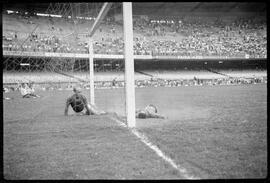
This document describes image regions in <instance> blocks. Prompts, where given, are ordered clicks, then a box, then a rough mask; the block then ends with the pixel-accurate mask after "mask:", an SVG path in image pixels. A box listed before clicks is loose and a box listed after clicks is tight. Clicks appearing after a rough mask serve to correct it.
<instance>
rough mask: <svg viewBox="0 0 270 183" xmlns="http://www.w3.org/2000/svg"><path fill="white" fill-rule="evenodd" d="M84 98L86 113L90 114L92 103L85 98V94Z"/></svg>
mask: <svg viewBox="0 0 270 183" xmlns="http://www.w3.org/2000/svg"><path fill="white" fill-rule="evenodd" d="M82 100H83V105H84V107H85V109H86V113H85V114H86V115H90V114H91V111H92V110H91V109H90V107H89V106H90V105H88V103H87V99H86V98H85V96H83V97H82Z"/></svg>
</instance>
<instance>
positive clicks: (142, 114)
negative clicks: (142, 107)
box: [138, 111, 147, 119]
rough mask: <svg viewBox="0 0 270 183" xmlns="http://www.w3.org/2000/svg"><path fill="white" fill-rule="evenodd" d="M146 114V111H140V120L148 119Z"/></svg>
mask: <svg viewBox="0 0 270 183" xmlns="http://www.w3.org/2000/svg"><path fill="white" fill-rule="evenodd" d="M146 116H147V115H146V113H145V112H144V111H140V112H139V113H138V118H142V119H144V118H146Z"/></svg>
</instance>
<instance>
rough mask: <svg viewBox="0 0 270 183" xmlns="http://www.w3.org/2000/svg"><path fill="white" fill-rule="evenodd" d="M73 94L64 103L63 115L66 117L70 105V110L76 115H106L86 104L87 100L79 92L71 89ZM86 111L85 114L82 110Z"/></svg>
mask: <svg viewBox="0 0 270 183" xmlns="http://www.w3.org/2000/svg"><path fill="white" fill-rule="evenodd" d="M73 91H74V94H73V95H72V96H71V97H69V98H68V99H67V101H66V108H65V115H68V107H69V105H71V107H72V109H73V110H74V112H76V113H81V114H86V115H93V114H96V115H100V114H106V112H104V111H100V110H98V109H97V108H96V107H95V106H93V105H91V104H88V103H87V99H86V97H85V96H84V95H82V94H81V91H80V90H78V89H76V88H73ZM84 109H86V111H85V113H83V110H84Z"/></svg>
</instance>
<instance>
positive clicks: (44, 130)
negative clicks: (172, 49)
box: [3, 84, 267, 179]
mask: <svg viewBox="0 0 270 183" xmlns="http://www.w3.org/2000/svg"><path fill="white" fill-rule="evenodd" d="M83 93H84V94H86V95H87V96H88V93H89V91H83ZM38 94H40V95H41V96H42V97H41V98H37V99H23V98H21V96H20V95H19V93H18V92H13V93H12V92H11V93H4V96H6V97H11V98H13V99H12V100H4V101H3V103H4V104H3V105H4V123H3V129H4V140H3V141H4V146H3V147H4V178H5V179H182V178H183V175H181V174H180V173H179V172H177V171H176V170H175V169H174V168H173V167H171V166H170V164H168V163H167V162H165V161H164V160H163V159H161V158H160V157H158V156H157V155H156V154H155V153H154V152H153V151H152V150H151V149H149V148H148V147H147V146H146V145H144V144H143V143H142V142H141V141H140V140H139V139H137V138H136V137H135V136H134V135H133V134H132V133H130V131H129V130H127V129H126V128H123V127H121V126H119V125H118V124H117V123H116V122H115V121H114V120H112V118H111V117H112V116H113V114H107V115H103V116H77V115H75V114H72V113H71V115H70V116H64V115H63V113H64V105H65V98H66V97H68V96H69V95H71V94H72V92H71V91H42V92H41V91H40V92H38ZM123 94H124V90H123V89H113V90H97V91H96V103H97V105H98V107H99V108H102V109H103V110H105V111H109V112H117V113H118V114H119V115H124V109H125V107H124V101H123V100H124V95H123ZM149 103H152V104H155V105H156V106H157V107H158V112H159V113H161V114H164V115H166V116H167V117H168V119H165V120H162V119H137V130H138V131H139V132H141V133H143V134H144V135H145V136H147V137H148V138H149V139H150V141H151V142H152V143H153V144H155V145H157V146H158V147H159V148H160V149H161V150H162V151H163V152H164V153H165V154H167V155H168V156H169V157H171V158H172V159H173V160H174V161H175V162H176V163H177V164H179V165H181V166H182V167H185V169H186V170H187V171H188V172H189V173H190V174H192V175H195V176H196V177H199V178H207V179H217V178H222V179H228V178H265V177H266V176H267V87H266V84H257V85H236V86H201V87H198V86H190V87H177V88H165V87H164V88H162V87H160V88H138V89H136V108H142V107H144V106H145V105H147V104H149Z"/></svg>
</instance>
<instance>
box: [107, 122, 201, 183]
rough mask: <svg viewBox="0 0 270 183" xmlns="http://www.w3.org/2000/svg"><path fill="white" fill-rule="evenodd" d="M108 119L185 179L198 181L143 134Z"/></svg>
mask: <svg viewBox="0 0 270 183" xmlns="http://www.w3.org/2000/svg"><path fill="white" fill-rule="evenodd" d="M110 118H111V119H112V120H113V121H115V122H117V123H118V124H119V125H120V126H122V127H125V128H127V129H128V130H129V131H131V133H133V134H134V135H135V136H136V137H137V138H138V139H139V140H140V141H141V142H143V143H144V144H145V145H146V146H148V147H149V148H150V149H152V150H153V151H154V152H155V153H156V154H157V155H158V156H159V157H161V158H162V159H163V160H165V161H166V162H167V163H169V164H170V165H171V166H172V167H173V168H174V169H176V170H177V171H178V172H179V173H180V175H182V176H183V177H184V178H185V179H200V178H199V177H195V176H193V175H190V174H189V173H188V172H187V170H186V169H185V168H184V167H182V166H180V165H177V164H176V163H175V162H174V161H173V160H172V159H171V158H170V157H169V156H167V155H166V154H165V153H163V152H162V151H161V150H160V149H159V148H158V147H157V146H156V145H154V144H153V143H151V142H150V141H149V139H148V138H147V137H146V136H145V135H144V134H142V133H141V132H139V131H138V130H137V129H135V128H128V126H127V125H126V124H124V123H123V122H122V121H120V120H118V119H116V118H114V117H110Z"/></svg>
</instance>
